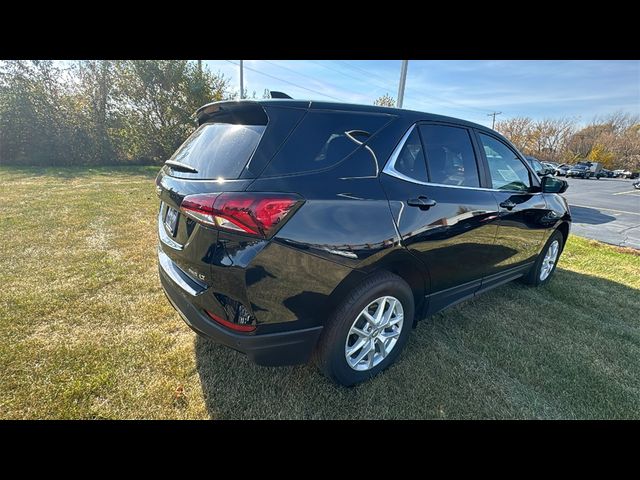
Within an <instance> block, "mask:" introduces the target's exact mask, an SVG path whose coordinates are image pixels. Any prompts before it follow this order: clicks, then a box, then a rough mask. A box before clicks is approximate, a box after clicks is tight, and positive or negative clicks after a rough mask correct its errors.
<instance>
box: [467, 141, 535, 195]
mask: <svg viewBox="0 0 640 480" xmlns="http://www.w3.org/2000/svg"><path fill="white" fill-rule="evenodd" d="M479 136H480V141H481V142H482V146H483V147H484V152H485V154H486V155H487V163H488V164H489V171H490V172H491V181H492V182H493V188H496V189H498V190H515V191H526V190H528V189H529V187H530V186H531V180H530V179H529V170H527V167H525V166H524V164H523V163H522V161H520V159H519V158H518V157H517V156H516V154H515V152H514V151H513V150H511V149H510V148H509V147H508V146H507V145H506V144H504V143H503V142H501V141H500V140H498V139H496V138H493V137H490V136H489V135H485V134H483V133H480V135H479Z"/></svg>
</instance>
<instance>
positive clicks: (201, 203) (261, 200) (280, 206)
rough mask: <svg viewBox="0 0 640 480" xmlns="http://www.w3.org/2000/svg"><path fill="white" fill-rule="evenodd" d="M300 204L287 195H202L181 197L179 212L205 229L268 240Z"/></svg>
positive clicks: (295, 198) (298, 198)
mask: <svg viewBox="0 0 640 480" xmlns="http://www.w3.org/2000/svg"><path fill="white" fill-rule="evenodd" d="M302 203H303V200H302V198H301V197H299V196H298V195H295V194H291V193H248V192H238V193H235V192H227V193H205V194H196V195H188V196H186V197H184V199H183V200H182V204H181V205H180V210H181V211H182V212H183V213H184V214H185V215H186V216H188V217H191V218H193V219H194V220H196V221H198V222H200V223H203V224H205V225H212V226H216V227H219V228H223V229H226V230H232V231H236V232H240V233H247V234H250V235H257V236H261V237H264V238H269V237H271V236H272V235H273V234H274V233H275V231H276V230H277V229H278V228H279V227H280V226H281V225H282V224H283V223H284V221H285V219H286V218H287V217H290V216H291V214H292V213H293V212H294V211H295V210H296V209H297V208H298V207H299V206H300V205H302Z"/></svg>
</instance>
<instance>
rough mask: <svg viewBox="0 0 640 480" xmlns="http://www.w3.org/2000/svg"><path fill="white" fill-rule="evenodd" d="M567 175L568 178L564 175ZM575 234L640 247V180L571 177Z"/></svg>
mask: <svg viewBox="0 0 640 480" xmlns="http://www.w3.org/2000/svg"><path fill="white" fill-rule="evenodd" d="M561 178H563V179H564V178H565V177H561ZM566 180H567V181H568V182H569V189H568V190H567V191H566V192H565V193H564V194H563V195H564V196H565V197H566V199H567V200H568V201H569V206H570V208H571V216H572V219H573V224H572V225H571V233H574V234H576V235H580V236H581V237H587V238H593V239H595V240H600V241H601V242H606V243H610V244H612V245H619V246H621V247H633V248H637V249H640V190H635V189H634V188H633V185H632V184H633V182H635V181H637V180H623V179H617V178H601V179H600V180H596V179H594V178H590V179H588V180H583V179H581V178H568V179H566Z"/></svg>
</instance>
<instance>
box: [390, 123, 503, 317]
mask: <svg viewBox="0 0 640 480" xmlns="http://www.w3.org/2000/svg"><path fill="white" fill-rule="evenodd" d="M480 173H483V171H479V170H478V163H477V161H476V155H475V151H474V147H473V142H472V136H471V132H470V131H469V130H467V129H466V128H461V127H458V126H452V125H445V124H432V123H429V124H420V125H415V126H414V127H412V128H411V129H410V130H409V131H408V132H407V133H406V134H405V136H404V137H403V139H402V141H401V142H400V144H399V145H398V147H397V148H396V150H395V151H394V152H393V154H392V156H391V158H390V159H389V162H388V163H387V165H386V167H385V169H384V170H383V175H381V176H380V180H381V182H382V185H383V188H384V189H385V192H386V193H387V197H388V198H389V202H390V205H391V210H392V213H393V215H394V218H395V220H396V224H397V228H398V233H399V234H400V236H401V238H402V242H403V244H404V245H405V246H406V247H407V248H408V249H409V250H410V251H411V252H412V253H413V254H414V255H415V256H416V258H417V259H419V261H421V262H422V263H423V264H424V265H425V266H426V268H427V270H428V271H429V275H430V279H431V286H430V292H429V295H428V301H429V308H428V313H434V312H436V311H438V310H440V309H442V308H444V307H445V306H447V305H449V304H452V303H455V302H456V301H459V300H462V299H464V298H467V297H469V296H471V295H473V294H474V292H475V291H476V290H478V288H479V287H480V283H481V280H482V277H483V276H484V274H485V272H486V271H487V269H489V268H490V267H491V265H493V264H495V263H496V262H497V261H498V260H497V259H496V253H497V252H496V251H495V245H494V242H495V237H496V233H497V228H498V224H497V219H498V207H497V204H496V200H495V198H494V196H493V193H492V192H491V191H490V190H488V189H485V188H481V178H483V179H484V176H483V177H481V175H480Z"/></svg>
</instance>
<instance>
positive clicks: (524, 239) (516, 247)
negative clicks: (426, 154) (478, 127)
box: [478, 132, 548, 288]
mask: <svg viewBox="0 0 640 480" xmlns="http://www.w3.org/2000/svg"><path fill="white" fill-rule="evenodd" d="M478 140H479V143H480V145H481V146H482V149H483V153H484V155H485V158H486V160H487V161H486V164H487V166H488V169H489V176H490V178H491V182H492V188H493V194H494V196H495V199H496V202H497V203H498V205H499V207H500V220H499V227H498V235H497V237H496V248H497V249H501V250H502V251H503V252H504V254H503V255H502V257H503V259H502V261H500V262H498V263H496V264H495V265H493V266H492V269H491V270H489V271H488V272H487V275H488V279H487V280H486V281H485V282H484V283H485V284H489V283H491V281H492V278H491V276H492V275H493V276H494V278H493V280H495V281H500V282H501V281H506V280H507V279H506V278H504V277H503V275H505V274H509V273H512V274H514V275H517V274H519V273H522V272H519V271H518V270H522V269H526V268H528V267H527V266H528V265H529V264H531V263H532V262H533V261H535V258H536V255H537V254H538V252H539V250H540V247H541V242H542V240H543V238H544V233H545V228H547V226H548V222H546V223H545V222H544V216H545V215H546V214H547V208H546V202H545V200H544V197H543V195H542V193H541V192H540V188H539V182H537V180H536V179H534V178H533V175H535V174H534V173H533V172H532V171H531V170H530V169H528V168H527V167H526V166H525V162H524V161H523V159H521V158H520V156H519V155H518V154H517V153H516V152H515V151H514V150H513V149H512V148H511V147H510V146H509V145H507V144H506V143H505V142H503V141H502V140H500V139H499V138H497V137H494V136H492V135H489V134H486V133H480V132H478ZM532 187H533V188H532ZM534 190H537V191H535V192H534ZM485 286H488V285H483V288H484V287H485Z"/></svg>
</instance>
